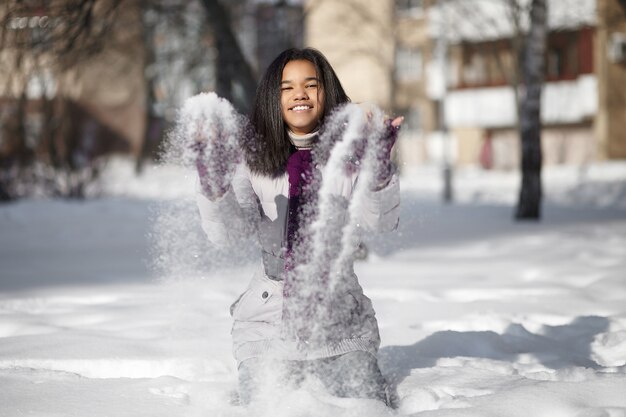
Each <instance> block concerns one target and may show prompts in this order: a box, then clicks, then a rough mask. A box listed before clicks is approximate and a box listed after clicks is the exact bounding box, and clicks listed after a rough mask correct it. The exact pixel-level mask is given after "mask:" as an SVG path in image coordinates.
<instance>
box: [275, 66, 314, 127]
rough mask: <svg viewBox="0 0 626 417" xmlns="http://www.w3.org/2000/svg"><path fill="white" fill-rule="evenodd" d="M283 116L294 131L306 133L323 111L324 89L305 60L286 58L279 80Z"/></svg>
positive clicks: (312, 68)
mask: <svg viewBox="0 0 626 417" xmlns="http://www.w3.org/2000/svg"><path fill="white" fill-rule="evenodd" d="M280 91H281V93H280V107H281V111H282V114H283V120H284V121H285V123H286V124H287V127H289V129H290V130H291V131H292V132H294V133H297V134H305V133H310V132H312V131H313V130H315V128H316V127H317V125H318V123H319V121H320V118H321V117H322V115H323V114H324V90H323V88H322V84H321V83H320V80H319V79H318V78H317V73H316V71H315V66H314V65H313V63H312V62H310V61H307V60H297V61H289V62H288V63H287V65H285V68H284V69H283V76H282V81H281V82H280Z"/></svg>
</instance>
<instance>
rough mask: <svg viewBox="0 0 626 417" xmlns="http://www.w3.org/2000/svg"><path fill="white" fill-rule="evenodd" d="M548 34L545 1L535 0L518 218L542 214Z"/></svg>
mask: <svg viewBox="0 0 626 417" xmlns="http://www.w3.org/2000/svg"><path fill="white" fill-rule="evenodd" d="M547 37H548V24H547V4H546V0H533V1H532V4H531V9H530V32H529V34H528V37H527V40H526V42H525V47H524V51H523V58H524V59H523V63H522V65H523V74H524V75H523V86H524V96H523V97H522V100H521V111H520V133H521V145H522V184H521V189H520V194H519V200H518V203H517V209H516V212H515V217H516V218H517V219H539V218H540V217H541V194H542V187H541V117H540V114H541V88H542V86H543V80H544V73H545V67H546V64H545V51H546V40H547Z"/></svg>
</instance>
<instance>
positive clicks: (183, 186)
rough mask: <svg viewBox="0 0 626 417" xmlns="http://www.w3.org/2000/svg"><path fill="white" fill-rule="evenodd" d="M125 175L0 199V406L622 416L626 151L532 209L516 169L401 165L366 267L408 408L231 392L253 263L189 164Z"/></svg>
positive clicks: (117, 169)
mask: <svg viewBox="0 0 626 417" xmlns="http://www.w3.org/2000/svg"><path fill="white" fill-rule="evenodd" d="M130 172H131V171H130V164H126V163H124V162H123V161H114V163H112V164H111V165H110V169H109V171H108V172H107V175H106V176H105V183H104V190H105V194H106V197H103V198H99V199H95V200H91V201H86V202H67V201H44V200H32V201H20V202H17V203H12V204H6V205H2V206H0V231H1V232H0V387H2V388H1V390H0V416H2V417H17V416H45V417H51V416H81V417H82V416H85V417H99V416H115V417H119V416H133V417H135V416H154V417H156V416H168V417H171V416H267V417H270V416H278V417H280V416H285V417H287V416H289V417H292V416H293V417H296V416H300V417H304V416H316V417H317V416H331V415H332V416H366V417H367V416H369V417H374V416H376V417H381V416H392V415H419V416H464V417H468V416H494V417H496V416H497V417H503V416H520V417H522V416H523V417H529V416H530V417H537V416H546V417H561V416H572V417H573V416H577V417H624V416H626V163H624V162H618V163H611V164H601V165H593V166H589V167H587V168H585V169H581V168H573V167H554V168H549V169H546V171H545V173H544V184H545V192H546V203H545V205H544V219H543V220H542V221H541V222H540V223H521V224H520V223H515V222H514V221H512V213H513V208H512V205H513V202H514V201H515V199H516V193H517V186H518V181H519V178H518V176H517V174H516V173H503V172H484V171H480V170H472V169H465V170H463V171H459V172H456V175H455V183H454V184H455V202H454V203H453V204H443V203H441V202H440V198H439V190H440V186H441V184H440V183H441V181H440V173H439V169H438V168H437V167H423V168H419V169H414V170H411V171H407V172H405V173H404V177H403V179H402V188H403V192H402V193H403V194H402V199H403V203H402V204H403V206H402V220H401V227H400V230H399V231H398V233H395V234H389V235H385V236H382V237H379V238H376V240H374V241H371V242H369V247H370V256H369V258H368V260H367V261H364V262H361V263H359V264H358V265H357V266H356V268H357V273H358V274H359V276H360V279H361V283H362V285H363V287H364V289H365V292H366V294H367V295H369V296H370V297H371V298H372V300H373V303H374V307H375V309H376V311H377V317H378V320H379V324H380V328H381V336H382V340H383V345H382V348H381V351H380V356H379V361H380V364H381V367H382V368H383V371H384V373H385V374H386V375H387V376H388V378H389V379H390V380H391V381H392V382H393V383H394V385H395V386H396V388H397V392H398V396H399V398H400V407H399V409H398V410H396V411H391V410H388V409H385V408H384V407H383V406H382V405H380V404H377V403H376V402H374V401H368V400H353V399H338V398H332V397H329V396H327V395H325V394H323V393H322V392H320V391H319V390H316V389H311V390H299V391H294V392H288V393H280V394H279V393H277V395H275V396H274V397H272V398H267V400H266V401H265V402H263V403H261V404H255V405H254V406H253V407H251V408H249V409H244V408H241V407H239V406H235V405H232V404H231V397H232V393H233V391H234V390H235V388H236V371H235V363H234V360H233V359H232V357H231V353H230V325H231V321H230V316H229V314H228V307H229V305H230V303H231V302H232V301H233V300H234V299H235V298H236V297H237V296H238V294H239V293H240V292H241V291H243V289H244V287H245V286H246V284H247V280H248V276H249V274H250V271H251V269H252V268H253V265H250V264H247V263H245V262H242V260H241V258H242V256H241V255H240V256H239V258H238V260H237V262H236V263H235V264H234V265H235V266H232V267H230V268H226V269H224V268H218V267H217V266H220V265H226V264H228V262H227V260H228V258H226V257H225V256H226V255H225V254H224V251H222V252H215V251H212V250H210V249H206V248H205V249H202V246H201V245H200V244H198V239H199V238H198V236H201V234H200V233H199V224H198V219H197V217H196V214H195V211H194V206H193V200H192V198H191V193H192V189H193V181H192V179H191V177H190V176H185V173H184V172H178V171H176V170H173V169H170V168H165V167H160V168H158V167H151V168H149V169H148V170H147V171H146V173H145V174H144V175H143V176H142V177H139V178H135V177H132V175H131V174H130ZM168 228H169V230H168ZM231 252H236V250H235V249H232V250H231ZM246 253H247V252H246ZM218 255H219V256H218ZM205 258H211V259H209V260H208V261H207V259H205ZM225 260H226V262H225ZM155 265H156V266H158V267H159V269H155V268H154V266H155ZM201 265H208V266H207V269H205V270H202V269H201Z"/></svg>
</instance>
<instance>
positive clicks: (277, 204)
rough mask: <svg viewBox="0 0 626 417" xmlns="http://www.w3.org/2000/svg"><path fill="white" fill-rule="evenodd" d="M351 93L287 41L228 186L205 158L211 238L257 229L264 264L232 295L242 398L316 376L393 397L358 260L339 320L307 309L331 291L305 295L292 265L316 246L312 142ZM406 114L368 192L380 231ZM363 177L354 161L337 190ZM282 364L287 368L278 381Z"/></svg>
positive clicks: (391, 209)
mask: <svg viewBox="0 0 626 417" xmlns="http://www.w3.org/2000/svg"><path fill="white" fill-rule="evenodd" d="M348 102H349V98H348V96H347V95H346V93H345V92H344V90H343V88H342V86H341V83H340V82H339V80H338V78H337V75H336V74H335V72H334V71H333V69H332V67H331V66H330V64H329V63H328V61H327V60H326V58H325V57H324V56H323V55H322V54H321V53H320V52H319V51H317V50H314V49H310V48H307V49H302V50H300V49H289V50H287V51H284V52H283V53H281V54H280V55H279V56H278V57H277V58H276V59H275V60H274V62H272V64H271V65H270V66H269V68H268V69H267V71H266V73H265V75H264V76H263V78H262V80H261V82H260V85H259V87H258V90H257V92H256V98H255V102H254V105H253V109H252V114H251V124H252V127H253V128H254V131H255V135H252V136H251V138H253V141H250V140H246V141H243V148H244V149H243V154H244V155H243V156H244V159H245V163H242V164H240V165H239V166H238V167H237V171H236V173H235V175H234V178H233V180H232V181H231V183H230V185H229V186H227V187H223V189H219V188H218V189H216V188H215V187H211V186H210V185H209V182H210V181H208V179H207V176H208V175H209V174H208V173H207V170H206V167H205V166H204V165H203V163H202V162H200V159H198V161H199V162H198V172H199V177H200V181H199V187H198V194H197V201H198V206H199V209H200V214H201V218H202V226H203V229H204V230H205V232H206V233H207V235H208V237H209V239H210V240H212V241H213V242H214V243H216V244H223V243H224V240H227V239H232V238H237V236H239V235H244V236H245V235H249V234H250V233H256V234H257V237H258V239H259V243H260V247H261V255H262V261H263V262H262V264H263V266H262V268H260V269H259V271H258V273H256V274H255V275H254V276H253V278H252V280H251V282H250V284H249V286H248V288H247V290H246V291H245V292H244V293H243V294H242V295H241V296H240V297H239V299H238V300H237V301H236V302H235V303H234V304H233V305H232V306H231V315H232V316H233V318H234V325H233V328H232V337H233V353H234V356H235V359H236V360H237V363H238V369H239V390H240V394H239V395H240V401H241V402H242V403H244V404H245V403H248V402H249V401H250V400H252V399H254V398H256V397H257V396H258V395H259V393H261V392H263V390H264V389H274V388H275V387H274V386H275V384H276V382H277V381H282V383H284V382H285V380H287V381H289V382H290V383H291V384H296V385H297V384H298V383H299V382H301V381H302V380H303V378H305V376H308V375H314V376H315V377H317V379H318V380H320V381H321V382H322V383H323V384H324V386H325V388H326V389H327V390H328V391H329V392H330V393H332V394H334V395H337V396H341V397H360V398H372V399H378V400H381V401H384V402H385V403H387V401H388V400H387V393H386V384H385V381H384V378H383V376H382V375H381V373H380V370H379V367H378V363H377V360H376V354H377V351H378V347H379V345H380V338H379V333H378V326H377V323H376V319H375V315H374V310H373V308H372V304H371V302H370V300H369V298H367V297H366V296H365V295H363V291H362V289H361V287H360V285H359V284H358V281H357V278H356V276H355V275H354V273H353V272H351V271H352V264H351V263H350V268H349V271H350V272H348V273H346V274H344V275H345V276H341V277H340V280H341V282H342V285H340V286H338V287H337V290H336V292H338V293H339V295H338V296H337V297H335V299H336V300H338V302H337V303H335V304H334V305H335V306H336V307H337V308H338V309H341V310H342V311H343V312H346V313H347V314H342V315H341V316H340V317H342V319H341V320H339V321H338V322H335V323H330V322H325V321H324V320H319V316H317V317H314V316H307V310H306V308H302V307H303V306H302V304H307V303H309V302H311V303H316V301H319V302H323V300H322V299H313V300H311V299H310V298H309V299H308V301H306V300H307V299H306V298H301V297H297V296H296V295H297V294H298V293H299V291H300V292H302V288H301V286H300V287H299V286H298V283H299V282H302V281H301V279H302V278H303V277H300V276H298V277H296V276H294V275H298V271H299V270H298V268H297V267H298V263H299V262H301V261H302V260H303V259H305V258H306V252H307V250H306V249H302V248H304V247H306V245H305V244H304V243H302V242H301V240H299V239H298V236H301V232H302V229H303V228H304V227H305V226H304V224H306V219H305V218H301V217H304V215H303V214H302V213H304V211H302V210H301V207H303V206H304V203H305V202H306V200H307V199H308V198H312V197H311V194H310V193H309V194H307V192H306V190H307V182H310V180H311V178H312V177H313V172H314V171H315V169H314V168H313V162H312V156H311V150H312V149H314V148H315V146H316V141H317V140H318V134H319V132H320V131H323V129H324V121H325V120H326V118H327V117H328V116H329V114H330V113H331V112H332V111H333V110H334V109H337V108H338V107H339V106H341V105H342V104H346V103H348ZM401 123H402V118H397V119H395V120H393V121H390V120H389V121H387V125H386V126H387V131H386V134H385V135H384V136H383V138H382V139H383V140H385V141H386V143H387V152H386V153H385V155H384V158H383V159H384V161H383V163H382V164H381V166H380V168H379V169H378V170H377V172H376V186H375V187H373V189H371V190H368V192H367V196H366V199H365V200H366V202H365V204H364V209H363V213H362V222H361V223H362V224H364V225H366V226H369V228H371V229H373V230H374V231H388V230H393V229H395V227H397V224H398V212H399V185H398V179H397V176H396V174H395V173H394V169H393V166H392V164H391V162H390V158H389V154H390V151H391V146H392V145H393V143H394V141H395V137H396V134H397V129H399V127H400V124H401ZM357 179H358V172H357V170H353V171H352V172H346V174H345V175H341V176H337V178H333V184H334V185H335V189H336V194H337V196H339V197H341V198H343V199H345V200H346V201H347V200H349V198H350V194H351V192H352V190H353V189H354V186H355V184H356V182H357ZM298 245H300V249H299V251H297V247H298ZM297 254H299V255H297ZM294 271H295V272H294ZM305 278H307V279H311V280H318V281H319V280H323V279H324V278H323V277H305ZM299 307H300V308H299ZM305 307H307V308H308V306H305ZM307 318H308V319H309V320H308V321H307ZM295 319H297V320H295ZM313 321H321V323H313ZM287 322H289V323H287ZM294 323H296V325H295V327H294V326H292V325H293V324H294ZM298 323H299V325H298ZM303 323H304V324H303ZM288 324H289V325H288ZM331 325H332V326H333V331H332V335H333V337H332V338H330V337H329V338H326V337H319V335H321V334H324V335H328V334H330V332H328V328H330V326H331ZM276 375H280V377H279V378H274V380H271V377H276Z"/></svg>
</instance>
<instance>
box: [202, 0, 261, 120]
mask: <svg viewBox="0 0 626 417" xmlns="http://www.w3.org/2000/svg"><path fill="white" fill-rule="evenodd" d="M202 5H203V6H204V9H205V10H206V15H207V19H208V21H209V25H210V27H211V29H212V30H213V34H214V38H215V44H216V49H217V62H216V78H217V82H216V86H215V92H216V93H217V95H219V96H220V97H224V98H225V99H227V100H228V101H230V102H231V103H233V105H234V106H235V108H237V110H239V111H241V112H243V113H248V111H249V110H250V106H251V105H252V100H253V99H254V95H255V93H256V79H255V76H254V73H253V71H252V68H251V67H250V64H249V63H248V61H246V58H245V57H244V55H243V52H242V51H241V47H240V46H239V43H238V42H237V38H236V37H235V34H234V32H233V29H232V25H231V21H230V16H229V14H228V11H227V10H226V8H225V7H224V6H223V5H222V3H220V2H219V0H202ZM236 84H237V85H238V86H239V87H240V88H239V89H237V91H235V88H234V87H235V85H236ZM237 92H240V93H239V94H236V93H237Z"/></svg>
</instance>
